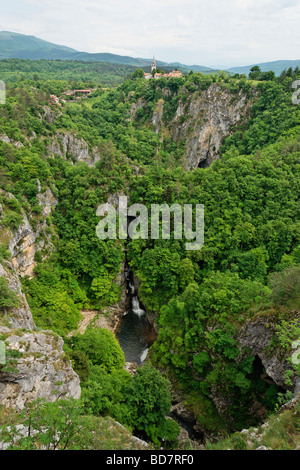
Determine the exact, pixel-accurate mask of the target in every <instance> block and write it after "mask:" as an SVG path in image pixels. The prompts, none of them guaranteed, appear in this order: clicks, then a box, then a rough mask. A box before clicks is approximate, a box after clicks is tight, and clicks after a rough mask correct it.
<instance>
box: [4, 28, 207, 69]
mask: <svg viewBox="0 0 300 470" xmlns="http://www.w3.org/2000/svg"><path fill="white" fill-rule="evenodd" d="M0 59H31V60H37V59H46V60H58V59H60V60H76V61H85V62H107V63H114V64H122V65H131V66H135V67H148V66H150V64H151V62H152V59H143V58H134V57H129V56H121V55H117V54H110V53H106V52H103V53H95V54H91V53H88V52H80V51H77V50H75V49H72V48H70V47H65V46H59V45H57V44H53V43H51V42H48V41H44V40H42V39H39V38H36V37H34V36H27V35H25V34H19V33H13V32H9V31H0ZM156 63H157V65H158V67H175V66H176V67H178V68H181V69H185V70H186V71H189V70H192V69H193V70H194V71H195V72H211V71H212V69H210V68H209V67H206V66H202V65H193V66H188V65H184V64H179V63H171V64H168V63H167V62H162V61H159V60H158V61H156Z"/></svg>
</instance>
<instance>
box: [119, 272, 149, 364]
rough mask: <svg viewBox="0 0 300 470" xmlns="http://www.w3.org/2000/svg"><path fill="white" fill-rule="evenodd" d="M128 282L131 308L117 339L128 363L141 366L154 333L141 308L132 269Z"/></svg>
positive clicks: (127, 312)
mask: <svg viewBox="0 0 300 470" xmlns="http://www.w3.org/2000/svg"><path fill="white" fill-rule="evenodd" d="M126 280H127V287H128V294H129V296H130V308H129V310H127V311H126V312H125V313H124V315H123V318H122V321H121V325H120V328H119V331H118V333H117V337H118V340H119V343H120V346H121V348H122V350H123V352H124V355H125V360H126V362H136V363H137V364H138V365H141V364H142V363H143V362H144V361H145V359H146V357H147V354H148V350H149V347H150V346H151V344H152V343H153V336H154V331H153V327H152V326H151V325H150V323H149V321H148V319H147V316H146V312H145V310H143V309H142V308H141V306H140V302H139V299H138V296H137V294H136V291H135V287H134V283H133V275H132V272H131V270H130V269H129V270H128V271H127V273H126Z"/></svg>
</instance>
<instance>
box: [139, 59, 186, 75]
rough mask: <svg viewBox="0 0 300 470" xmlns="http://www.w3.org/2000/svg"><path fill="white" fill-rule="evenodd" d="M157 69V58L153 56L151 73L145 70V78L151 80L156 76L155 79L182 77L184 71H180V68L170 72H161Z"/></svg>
mask: <svg viewBox="0 0 300 470" xmlns="http://www.w3.org/2000/svg"><path fill="white" fill-rule="evenodd" d="M156 70H157V67H156V60H155V57H153V60H152V65H151V73H148V72H145V73H144V77H145V79H146V80H149V79H150V78H154V79H156V80H158V79H160V78H180V77H182V72H180V70H173V71H172V72H170V73H159V72H156ZM154 72H155V73H154Z"/></svg>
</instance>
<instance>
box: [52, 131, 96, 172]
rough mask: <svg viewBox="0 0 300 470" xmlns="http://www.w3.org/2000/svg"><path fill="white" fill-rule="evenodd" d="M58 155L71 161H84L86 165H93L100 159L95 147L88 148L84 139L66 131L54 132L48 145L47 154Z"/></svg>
mask: <svg viewBox="0 0 300 470" xmlns="http://www.w3.org/2000/svg"><path fill="white" fill-rule="evenodd" d="M55 155H59V156H60V157H62V158H67V159H68V160H69V161H70V162H71V163H75V162H84V163H86V164H87V165H88V166H94V165H95V163H96V162H97V161H98V160H100V158H101V156H100V155H99V153H98V151H97V149H92V150H90V149H89V146H88V144H87V143H86V141H85V140H84V139H80V138H78V137H77V136H76V134H74V133H71V132H66V133H65V134H59V133H58V134H56V136H55V138H53V139H52V140H51V142H50V143H49V145H48V156H49V157H51V156H55Z"/></svg>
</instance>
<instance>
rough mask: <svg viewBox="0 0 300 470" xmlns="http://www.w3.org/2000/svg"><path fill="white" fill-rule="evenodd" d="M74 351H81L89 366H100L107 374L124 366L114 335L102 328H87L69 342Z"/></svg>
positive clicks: (122, 355)
mask: <svg viewBox="0 0 300 470" xmlns="http://www.w3.org/2000/svg"><path fill="white" fill-rule="evenodd" d="M70 344H71V347H72V349H73V350H74V351H81V352H83V353H84V354H85V355H86V356H87V357H88V360H89V362H90V363H91V365H93V366H101V367H102V368H103V369H104V370H106V371H107V372H112V371H114V370H118V369H121V368H122V367H123V365H124V364H125V359H124V353H123V351H122V349H121V348H120V345H119V343H118V341H117V340H116V338H115V336H114V334H113V333H112V332H111V331H109V330H106V329H103V328H97V329H93V328H88V329H87V330H86V331H85V332H84V333H83V334H82V335H81V334H77V335H74V336H72V338H71V340H70Z"/></svg>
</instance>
